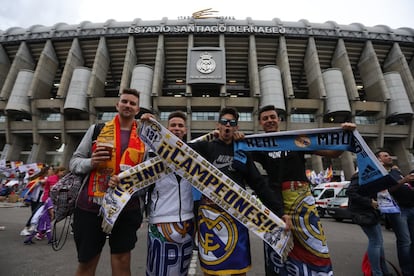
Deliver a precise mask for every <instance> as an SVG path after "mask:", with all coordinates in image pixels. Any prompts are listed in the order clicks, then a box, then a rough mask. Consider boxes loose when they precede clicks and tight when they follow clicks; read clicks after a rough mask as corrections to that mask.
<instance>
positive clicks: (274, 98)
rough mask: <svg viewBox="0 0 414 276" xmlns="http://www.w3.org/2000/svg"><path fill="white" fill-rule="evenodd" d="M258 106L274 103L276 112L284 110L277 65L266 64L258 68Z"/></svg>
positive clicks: (280, 77) (280, 78) (280, 79)
mask: <svg viewBox="0 0 414 276" xmlns="http://www.w3.org/2000/svg"><path fill="white" fill-rule="evenodd" d="M259 77H260V107H262V106H265V105H269V104H271V105H274V106H275V107H276V108H277V110H278V113H280V112H286V106H285V98H284V94H283V87H282V76H281V74H280V70H279V67H277V66H276V65H267V66H264V67H262V68H260V70H259Z"/></svg>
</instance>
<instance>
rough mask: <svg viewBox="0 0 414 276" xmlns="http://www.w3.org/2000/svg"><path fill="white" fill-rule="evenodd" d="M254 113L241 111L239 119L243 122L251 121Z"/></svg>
mask: <svg viewBox="0 0 414 276" xmlns="http://www.w3.org/2000/svg"><path fill="white" fill-rule="evenodd" d="M252 120H253V119H252V113H251V112H239V121H241V122H251V121H252Z"/></svg>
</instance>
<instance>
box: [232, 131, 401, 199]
mask: <svg viewBox="0 0 414 276" xmlns="http://www.w3.org/2000/svg"><path fill="white" fill-rule="evenodd" d="M234 145H235V148H234V159H235V160H237V161H238V162H242V163H244V162H245V161H244V160H245V158H246V156H245V154H244V153H243V152H244V151H286V150H290V151H317V150H340V151H351V152H353V153H355V154H356V157H357V166H358V170H359V185H361V188H363V189H364V190H366V191H367V192H368V193H371V194H376V193H377V192H379V191H381V190H384V189H387V188H389V187H390V186H392V185H394V184H396V181H395V180H394V179H393V178H392V177H391V176H390V175H389V174H388V172H387V170H386V169H385V168H384V167H383V166H382V165H381V164H380V163H379V161H378V159H377V158H376V157H375V155H374V154H373V153H372V151H371V150H370V148H369V147H368V145H367V144H366V143H365V141H364V139H363V138H362V137H361V135H360V134H359V132H358V131H357V130H353V131H346V130H343V129H342V128H321V129H306V130H292V131H282V132H271V133H262V134H254V135H247V136H246V137H245V138H244V139H243V140H240V141H237V142H235V143H234Z"/></svg>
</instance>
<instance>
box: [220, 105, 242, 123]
mask: <svg viewBox="0 0 414 276" xmlns="http://www.w3.org/2000/svg"><path fill="white" fill-rule="evenodd" d="M225 114H231V115H233V117H234V119H236V121H238V120H239V112H237V109H236V108H234V107H224V108H222V109H221V110H220V114H219V120H220V119H221V117H223V115H225Z"/></svg>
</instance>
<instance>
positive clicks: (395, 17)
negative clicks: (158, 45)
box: [0, 0, 414, 30]
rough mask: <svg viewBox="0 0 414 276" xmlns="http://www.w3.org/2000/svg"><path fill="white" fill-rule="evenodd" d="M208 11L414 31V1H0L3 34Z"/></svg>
mask: <svg viewBox="0 0 414 276" xmlns="http://www.w3.org/2000/svg"><path fill="white" fill-rule="evenodd" d="M206 8H212V9H214V10H217V11H218V13H216V15H219V16H234V17H235V18H236V19H245V18H247V17H251V18H252V19H254V20H271V19H273V18H279V19H280V20H282V21H295V22H296V21H299V20H300V19H307V20H309V22H312V23H324V22H326V21H330V20H331V21H335V22H336V23H338V24H340V25H348V24H351V23H362V24H363V25H365V26H369V27H371V26H375V25H387V26H389V27H391V28H393V29H395V28H400V27H410V28H413V29H414V14H413V12H414V1H413V0H284V1H278V0H244V1H242V0H208V1H197V0H176V1H173V0H158V1H156V0H149V1H148V0H147V1H145V0H112V1H107V0H65V1H62V0H0V30H7V29H8V28H10V27H22V28H28V27H30V26H32V25H37V24H39V25H44V26H53V25H54V24H56V23H60V22H64V23H67V24H79V23H81V22H82V21H90V22H93V23H104V22H106V21H107V20H109V19H115V20H116V21H132V20H134V19H135V18H141V19H142V20H154V19H155V20H161V19H162V18H163V17H168V18H170V19H177V18H178V17H179V16H190V15H191V14H192V13H193V12H195V11H198V10H201V9H206Z"/></svg>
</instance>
